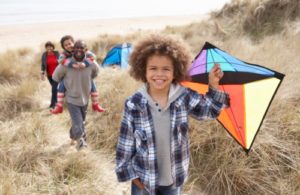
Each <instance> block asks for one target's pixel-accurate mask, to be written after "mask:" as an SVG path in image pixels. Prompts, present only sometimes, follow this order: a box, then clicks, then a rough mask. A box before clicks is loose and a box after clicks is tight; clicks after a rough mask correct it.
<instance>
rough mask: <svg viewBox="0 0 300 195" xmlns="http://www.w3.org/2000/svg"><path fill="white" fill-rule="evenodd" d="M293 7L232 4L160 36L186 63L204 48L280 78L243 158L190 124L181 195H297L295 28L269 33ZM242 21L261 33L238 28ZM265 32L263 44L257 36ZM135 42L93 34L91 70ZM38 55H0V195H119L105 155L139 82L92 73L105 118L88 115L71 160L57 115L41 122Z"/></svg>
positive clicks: (221, 133)
mask: <svg viewBox="0 0 300 195" xmlns="http://www.w3.org/2000/svg"><path fill="white" fill-rule="evenodd" d="M297 6H299V3H298V1H292V0H290V1H289V0H281V1H279V0H278V1H277V0H274V1H251V3H249V1H238V0H236V1H232V3H231V4H229V5H227V6H225V7H224V8H223V9H222V10H221V11H220V12H218V13H215V15H214V19H213V20H210V21H203V22H201V23H197V24H191V25H188V26H184V27H167V28H166V29H165V30H164V31H163V32H162V33H166V34H177V35H178V36H181V37H183V39H184V40H185V41H186V42H187V43H188V44H190V46H191V48H192V52H193V55H196V54H197V52H198V51H199V50H200V49H201V47H202V45H203V43H204V42H205V41H209V42H212V43H213V44H215V45H216V46H218V47H220V48H221V49H224V50H226V51H228V52H229V53H231V54H232V55H234V56H237V57H238V58H240V59H243V60H245V61H248V62H251V63H259V64H261V65H264V66H266V67H269V68H271V69H274V70H276V71H279V72H282V73H284V74H286V77H285V79H284V81H283V83H282V85H281V87H280V88H279V91H278V93H277V94H276V96H275V99H274V101H273V103H272V105H271V107H270V110H269V112H268V114H267V116H266V118H265V120H264V123H263V125H262V127H261V130H260V132H259V133H258V135H257V138H256V141H255V142H254V145H253V148H252V150H251V152H250V153H249V155H246V154H245V153H244V152H243V150H242V149H241V148H240V146H239V145H238V144H237V143H236V142H235V141H234V140H233V139H232V138H231V137H230V136H229V135H228V134H227V132H226V131H225V130H224V129H223V128H222V127H221V126H220V125H219V124H218V123H217V122H214V121H205V122H200V123H199V122H198V121H194V120H192V121H191V125H190V129H191V135H190V137H191V164H190V177H189V181H188V183H187V184H186V185H185V192H186V194H197V195H198V194H213V195H219V194H220V195H221V194H222V195H223V194H228V195H232V194H238V195H239V194H241V195H245V194H249V195H250V194H262V195H263V194H274V195H275V194H276V195H277V194H289V195H290V194H291V195H296V194H299V193H300V188H299V183H300V151H299V147H300V128H299V126H300V103H299V102H300V82H299V78H300V68H299V63H300V57H299V55H298V54H299V53H300V45H299V42H300V33H299V31H297V30H296V28H295V26H294V25H295V24H296V23H295V22H289V23H286V24H285V25H284V26H283V29H280V28H281V27H280V28H279V27H278V26H277V25H274V24H278V20H277V19H276V20H275V19H274V18H276V17H275V15H278V14H281V15H282V16H283V17H282V18H281V19H279V22H281V21H289V20H297V18H298V11H299V10H300V9H298V8H297ZM294 8H297V9H294ZM255 10H256V12H255ZM270 10H272V12H270ZM280 11H282V12H280ZM241 13H243V14H242V15H241ZM254 13H256V14H254ZM272 14H274V16H272ZM238 18H239V20H238ZM272 18H273V20H271V19H272ZM225 21H226V23H224V22H225ZM297 21H298V20H297ZM246 22H251V24H252V25H253V26H256V27H257V29H256V30H260V31H261V32H263V33H262V34H260V33H261V32H259V33H257V32H254V31H252V30H251V28H249V29H247V28H245V27H244V24H246ZM268 23H272V24H268ZM273 23H274V24H273ZM266 24H268V25H266ZM230 25H231V26H230ZM229 26H230V28H229ZM266 26H268V28H269V27H270V29H272V30H270V29H269V30H270V31H272V35H269V36H266V35H267V34H269V33H266V32H264V31H265V30H266V29H268V28H266ZM278 29H279V30H278ZM279 31H280V33H278V32H279ZM246 32H247V33H246ZM275 32H277V33H275ZM143 34H145V32H137V33H135V34H132V35H128V37H121V36H117V35H114V36H111V35H101V36H99V37H98V38H96V39H95V40H92V41H90V42H88V45H89V47H90V48H91V49H92V50H93V51H95V52H96V53H97V56H98V57H99V62H101V60H102V59H103V58H104V56H105V53H106V52H107V51H108V50H109V49H110V47H111V46H112V45H114V44H115V43H122V42H124V41H127V42H133V43H134V41H135V39H136V38H137V37H139V36H141V35H143ZM249 35H250V36H249ZM256 39H259V42H257V41H255V42H253V40H256ZM40 55H41V52H39V53H34V52H33V51H32V50H30V49H21V50H18V51H7V52H6V53H3V54H1V56H0V87H1V91H2V93H1V94H0V109H1V113H0V129H1V134H0V148H1V149H0V194H8V195H10V194H117V195H118V194H129V184H128V183H127V184H119V183H118V182H117V181H116V178H115V174H114V171H113V169H114V152H115V144H116V142H117V138H118V134H119V132H118V131H119V125H120V120H121V117H122V109H123V106H124V101H125V99H126V98H127V97H128V96H129V95H131V94H132V93H133V92H134V91H135V90H136V89H138V87H139V86H140V83H137V82H135V81H134V80H133V79H132V78H131V77H129V75H128V73H127V72H126V71H121V70H112V69H101V70H100V77H98V78H97V80H96V85H97V89H98V91H99V93H100V98H99V100H100V103H101V105H103V106H104V107H105V108H107V111H106V112H105V113H103V114H98V113H92V111H91V109H90V108H89V113H88V118H87V122H88V123H87V135H88V142H89V149H87V150H86V151H83V152H76V150H75V149H74V147H71V146H70V145H69V138H68V130H69V126H70V121H69V116H68V113H67V111H65V112H64V113H63V114H62V115H59V116H51V115H50V114H49V111H48V110H47V109H45V108H46V107H47V105H48V101H49V96H50V87H49V84H48V83H47V82H39V78H38V73H39V68H40Z"/></svg>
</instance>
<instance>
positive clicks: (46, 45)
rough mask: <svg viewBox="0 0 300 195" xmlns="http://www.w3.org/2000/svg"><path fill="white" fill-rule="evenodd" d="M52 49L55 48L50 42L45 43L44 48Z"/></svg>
mask: <svg viewBox="0 0 300 195" xmlns="http://www.w3.org/2000/svg"><path fill="white" fill-rule="evenodd" d="M49 46H50V47H53V49H55V46H54V44H53V43H52V42H51V41H47V42H46V43H45V48H47V47H49Z"/></svg>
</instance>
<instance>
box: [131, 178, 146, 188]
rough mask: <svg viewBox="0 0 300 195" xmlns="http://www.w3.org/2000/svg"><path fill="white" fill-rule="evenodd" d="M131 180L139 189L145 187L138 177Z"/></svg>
mask: <svg viewBox="0 0 300 195" xmlns="http://www.w3.org/2000/svg"><path fill="white" fill-rule="evenodd" d="M132 182H133V183H134V184H135V185H136V186H137V187H139V188H140V189H141V190H142V189H144V188H145V185H144V184H143V183H142V182H141V181H140V179H139V178H136V179H134V180H132Z"/></svg>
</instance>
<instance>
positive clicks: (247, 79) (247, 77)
mask: <svg viewBox="0 0 300 195" xmlns="http://www.w3.org/2000/svg"><path fill="white" fill-rule="evenodd" d="M210 49H215V50H216V51H214V52H216V53H218V52H217V51H218V50H219V52H221V53H222V52H223V53H225V54H226V55H228V56H229V57H232V60H237V61H239V62H241V64H243V66H245V67H246V66H248V67H247V68H246V69H257V72H260V71H265V72H266V74H265V75H259V74H258V73H257V72H251V73H249V72H238V73H237V72H232V71H226V70H223V72H224V77H223V78H222V79H221V81H220V86H221V89H222V90H223V91H226V90H225V88H224V86H225V85H226V84H229V83H231V84H245V85H246V84H248V83H252V82H253V81H263V80H264V79H269V78H276V79H278V80H279V81H278V84H277V86H276V88H274V91H273V94H272V95H271V96H270V99H269V100H268V101H269V103H268V105H267V106H266V109H265V111H264V113H263V114H262V117H261V120H260V123H259V125H258V126H257V129H256V130H255V133H254V136H253V137H252V140H251V144H250V145H249V147H248V148H247V146H246V143H243V144H244V145H245V146H243V145H242V143H240V142H239V141H238V140H237V138H235V137H234V135H233V134H232V132H230V130H228V129H227V128H226V126H225V125H224V124H223V123H222V121H220V120H219V118H218V119H217V120H218V121H219V123H220V124H221V125H222V126H223V127H224V128H225V129H226V131H227V132H228V134H229V135H230V136H231V137H233V138H234V140H235V141H236V142H237V143H238V144H239V145H240V146H242V148H243V149H244V151H245V152H246V153H247V154H248V153H249V151H250V150H251V148H252V145H253V143H254V140H255V139H256V136H257V134H258V132H259V130H260V128H261V125H262V124H263V121H264V119H265V117H266V114H267V112H268V110H269V108H270V106H271V103H272V101H273V99H274V97H275V94H276V93H277V91H278V89H279V87H280V85H281V83H282V81H283V78H284V76H285V75H284V74H282V73H279V72H276V71H274V70H271V69H269V68H266V67H263V66H260V65H257V64H252V63H248V62H245V61H242V60H240V59H238V58H236V57H234V56H232V55H230V54H229V53H227V52H225V51H223V50H221V49H220V48H218V47H216V46H214V45H212V44H211V43H208V42H205V44H204V46H203V48H202V49H201V50H200V52H199V54H198V55H197V56H196V57H195V59H194V61H193V64H192V67H191V68H190V70H189V72H190V73H191V72H192V71H193V69H194V68H197V67H198V68H199V67H200V65H203V64H200V65H198V66H197V65H194V64H195V62H196V60H197V59H198V58H199V57H201V54H202V52H204V51H205V50H207V51H206V58H205V60H206V61H205V66H206V67H204V68H206V71H204V72H203V73H202V72H201V73H198V74H196V76H197V77H198V78H199V77H200V76H199V75H200V74H201V75H202V76H201V78H200V80H199V79H198V80H197V81H195V80H196V79H195V77H194V80H193V75H192V76H191V79H192V81H191V82H195V83H203V84H205V85H207V84H208V72H209V68H207V64H208V62H207V59H208V53H209V52H211V51H209V50H210ZM218 54H219V55H220V56H222V55H221V54H220V53H218ZM210 55H211V58H213V55H212V54H210ZM223 57H224V56H223ZM224 59H225V60H227V59H226V58H225V57H224ZM237 61H236V62H237ZM211 63H213V64H215V63H219V64H220V63H224V62H218V61H214V59H213V62H211ZM227 63H228V64H231V65H232V64H233V63H232V62H229V61H227ZM239 66H240V65H239ZM211 67H212V65H211ZM211 67H210V68H211ZM202 68H203V67H202ZM221 68H222V66H221ZM233 74H240V75H243V82H238V81H237V79H236V77H234V75H233ZM224 80H225V82H224ZM191 82H189V81H187V82H183V83H182V84H183V85H184V86H186V87H189V86H188V84H187V83H191ZM274 86H275V85H274ZM243 87H244V86H243ZM207 88H208V87H207ZM229 109H230V110H231V114H232V115H233V111H232V108H231V107H229ZM222 112H223V111H222ZM224 112H225V111H224ZM245 120H246V119H245ZM235 125H236V126H238V124H237V123H235ZM244 131H246V129H245V130H244ZM239 133H240V132H239ZM243 133H245V132H243ZM245 134H246V133H245ZM245 134H244V136H246V135H245ZM240 136H241V134H240ZM240 138H241V140H242V141H245V142H246V141H247V139H246V138H245V137H242V136H241V137H240Z"/></svg>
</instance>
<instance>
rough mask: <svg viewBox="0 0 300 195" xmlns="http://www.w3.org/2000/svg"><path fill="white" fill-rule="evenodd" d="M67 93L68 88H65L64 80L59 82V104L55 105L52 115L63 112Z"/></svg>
mask: <svg viewBox="0 0 300 195" xmlns="http://www.w3.org/2000/svg"><path fill="white" fill-rule="evenodd" d="M65 92H66V88H65V85H64V82H63V80H62V81H60V82H59V84H58V86H57V103H56V105H55V108H54V109H53V110H51V113H52V114H60V113H62V112H63V104H64V98H65Z"/></svg>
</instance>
